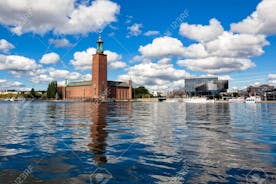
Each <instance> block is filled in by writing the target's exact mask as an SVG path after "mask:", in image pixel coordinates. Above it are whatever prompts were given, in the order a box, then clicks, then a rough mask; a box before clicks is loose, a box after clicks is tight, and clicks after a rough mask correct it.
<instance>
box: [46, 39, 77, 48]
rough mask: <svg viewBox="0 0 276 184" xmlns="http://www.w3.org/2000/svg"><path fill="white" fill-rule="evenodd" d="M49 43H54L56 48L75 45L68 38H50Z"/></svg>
mask: <svg viewBox="0 0 276 184" xmlns="http://www.w3.org/2000/svg"><path fill="white" fill-rule="evenodd" d="M49 43H50V44H53V45H54V46H55V47H56V48H63V47H71V46H73V44H72V43H70V41H69V40H67V39H66V38H62V39H52V38H51V39H49Z"/></svg>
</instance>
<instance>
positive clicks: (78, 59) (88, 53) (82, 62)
mask: <svg viewBox="0 0 276 184" xmlns="http://www.w3.org/2000/svg"><path fill="white" fill-rule="evenodd" d="M95 53H96V49H95V48H88V49H87V50H85V51H78V52H75V53H74V59H72V60H71V61H70V63H71V64H72V65H73V66H74V68H75V69H76V70H91V69H92V68H91V67H92V66H91V65H92V55H93V54H95Z"/></svg>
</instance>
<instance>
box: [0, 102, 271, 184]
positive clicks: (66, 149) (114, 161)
mask: <svg viewBox="0 0 276 184" xmlns="http://www.w3.org/2000/svg"><path fill="white" fill-rule="evenodd" d="M0 104H1V107H3V109H4V111H3V112H5V113H3V114H1V115H2V118H1V119H0V125H1V129H0V171H1V173H0V183H9V181H12V180H14V179H15V178H16V177H17V176H18V175H19V174H20V172H22V171H24V169H26V167H28V166H29V165H30V164H31V165H32V166H33V169H34V172H33V173H32V175H31V176H30V177H29V179H30V180H28V182H27V183H53V184H54V183H89V176H90V175H91V173H93V172H94V171H95V170H96V169H97V168H105V169H107V170H108V171H109V172H110V173H112V175H113V178H112V179H111V180H110V181H109V183H120V184H124V183H126V184H127V183H208V182H209V183H246V182H247V178H246V176H247V175H248V174H250V171H251V170H252V169H255V170H253V172H252V173H254V174H259V175H260V177H261V179H263V178H264V177H265V176H267V177H268V178H269V179H267V180H266V183H275V182H273V181H276V180H273V178H276V177H275V176H276V175H275V174H276V136H275V135H276V104H250V105H248V104H185V103H105V104H94V103H45V102H33V103H31V104H29V105H28V106H26V107H25V108H24V109H23V111H20V110H18V109H19V108H18V107H21V106H20V105H19V104H16V103H13V104H10V103H4V102H3V103H2V102H0Z"/></svg>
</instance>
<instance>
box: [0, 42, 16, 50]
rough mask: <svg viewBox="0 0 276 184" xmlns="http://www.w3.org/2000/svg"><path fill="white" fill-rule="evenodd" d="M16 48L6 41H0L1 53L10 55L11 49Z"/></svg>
mask: <svg viewBox="0 0 276 184" xmlns="http://www.w3.org/2000/svg"><path fill="white" fill-rule="evenodd" d="M13 48H14V45H13V44H11V43H10V42H8V41H7V40H5V39H1V40H0V51H2V52H4V53H8V52H9V51H10V50H11V49H13Z"/></svg>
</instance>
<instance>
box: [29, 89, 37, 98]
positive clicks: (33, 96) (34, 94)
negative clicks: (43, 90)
mask: <svg viewBox="0 0 276 184" xmlns="http://www.w3.org/2000/svg"><path fill="white" fill-rule="evenodd" d="M30 95H31V98H36V93H35V90H34V88H32V89H31V92H30Z"/></svg>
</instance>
